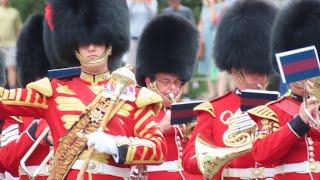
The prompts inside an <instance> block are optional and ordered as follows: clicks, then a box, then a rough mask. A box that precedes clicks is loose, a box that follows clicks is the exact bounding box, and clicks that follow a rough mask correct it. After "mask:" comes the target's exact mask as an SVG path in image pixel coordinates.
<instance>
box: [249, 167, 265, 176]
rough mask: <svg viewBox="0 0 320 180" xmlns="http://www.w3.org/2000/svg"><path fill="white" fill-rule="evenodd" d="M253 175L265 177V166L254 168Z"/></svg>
mask: <svg viewBox="0 0 320 180" xmlns="http://www.w3.org/2000/svg"><path fill="white" fill-rule="evenodd" d="M251 176H252V178H264V167H259V168H252V169H251Z"/></svg>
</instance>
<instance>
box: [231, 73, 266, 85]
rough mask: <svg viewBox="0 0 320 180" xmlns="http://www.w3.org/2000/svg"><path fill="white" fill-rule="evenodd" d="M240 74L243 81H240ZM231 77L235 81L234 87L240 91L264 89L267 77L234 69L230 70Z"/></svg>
mask: <svg viewBox="0 0 320 180" xmlns="http://www.w3.org/2000/svg"><path fill="white" fill-rule="evenodd" d="M239 73H241V74H242V77H243V79H241V75H240V74H239ZM231 75H232V77H233V79H234V81H235V84H236V86H237V87H238V88H239V89H240V90H243V89H261V88H264V87H266V85H267V84H268V75H267V74H260V73H253V72H250V71H248V70H245V69H242V70H236V69H235V68H232V69H231Z"/></svg>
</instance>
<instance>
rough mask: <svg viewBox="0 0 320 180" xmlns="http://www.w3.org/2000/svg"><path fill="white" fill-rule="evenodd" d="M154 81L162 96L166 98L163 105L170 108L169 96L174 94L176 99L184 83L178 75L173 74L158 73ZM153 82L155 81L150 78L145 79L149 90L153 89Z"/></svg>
mask: <svg viewBox="0 0 320 180" xmlns="http://www.w3.org/2000/svg"><path fill="white" fill-rule="evenodd" d="M154 81H155V84H156V86H157V89H158V90H159V92H160V93H161V95H162V96H164V97H166V98H165V99H164V101H163V105H164V106H165V107H169V106H170V104H171V102H170V101H169V99H170V97H169V94H170V93H172V94H173V97H176V96H177V95H178V94H179V92H180V91H181V88H182V84H183V83H182V81H181V80H180V79H179V77H178V76H177V75H175V74H171V73H157V74H156V75H155V79H154ZM152 82H153V81H152V80H151V79H150V78H149V77H147V78H146V79H145V83H146V85H147V88H149V89H152V87H151V85H150V84H151V83H152Z"/></svg>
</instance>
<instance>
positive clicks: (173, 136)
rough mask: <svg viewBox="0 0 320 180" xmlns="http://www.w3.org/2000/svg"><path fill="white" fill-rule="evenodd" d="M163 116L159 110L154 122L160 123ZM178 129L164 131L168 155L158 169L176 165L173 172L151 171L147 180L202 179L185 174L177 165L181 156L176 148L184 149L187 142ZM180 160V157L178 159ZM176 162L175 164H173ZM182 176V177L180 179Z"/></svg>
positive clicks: (198, 176) (162, 112)
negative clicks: (166, 179)
mask: <svg viewBox="0 0 320 180" xmlns="http://www.w3.org/2000/svg"><path fill="white" fill-rule="evenodd" d="M164 116H165V111H164V110H161V111H160V112H159V113H158V114H157V117H156V122H158V123H159V122H160V121H161V120H162V119H163V117H164ZM178 128H179V127H173V126H172V127H170V129H168V130H167V131H165V132H164V133H163V135H164V137H165V139H166V142H167V148H168V153H167V156H166V159H165V162H164V164H161V165H160V166H158V167H161V166H164V165H168V166H170V165H169V164H171V163H174V164H176V166H175V168H174V170H172V171H171V172H170V171H166V170H164V169H163V170H162V171H161V170H160V169H161V168H159V170H157V171H152V172H148V178H149V179H155V180H157V179H159V180H160V179H161V180H163V179H165V178H169V179H183V177H184V178H185V179H190V180H193V179H199V180H200V179H203V177H202V176H200V175H191V174H189V173H187V172H185V171H184V170H183V169H182V167H181V164H180V163H179V155H180V156H181V154H182V149H180V150H179V148H178V147H181V148H184V147H185V146H186V143H187V140H186V139H183V138H182V136H181V134H180V132H179V130H178ZM179 144H181V145H179ZM180 158H181V157H180ZM175 162H177V163H175ZM179 168H180V172H179ZM182 176H183V177H182Z"/></svg>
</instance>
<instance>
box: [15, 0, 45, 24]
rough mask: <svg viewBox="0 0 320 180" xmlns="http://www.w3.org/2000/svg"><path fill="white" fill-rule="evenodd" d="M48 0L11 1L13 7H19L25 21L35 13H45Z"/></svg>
mask: <svg viewBox="0 0 320 180" xmlns="http://www.w3.org/2000/svg"><path fill="white" fill-rule="evenodd" d="M45 3H46V0H15V1H10V4H11V6H12V7H14V8H16V9H18V11H19V12H20V15H21V18H22V20H23V21H25V20H26V18H27V17H28V16H29V15H31V14H34V13H43V11H44V10H43V9H44V6H45Z"/></svg>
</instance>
